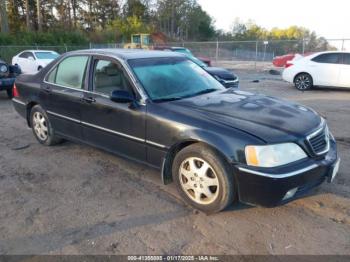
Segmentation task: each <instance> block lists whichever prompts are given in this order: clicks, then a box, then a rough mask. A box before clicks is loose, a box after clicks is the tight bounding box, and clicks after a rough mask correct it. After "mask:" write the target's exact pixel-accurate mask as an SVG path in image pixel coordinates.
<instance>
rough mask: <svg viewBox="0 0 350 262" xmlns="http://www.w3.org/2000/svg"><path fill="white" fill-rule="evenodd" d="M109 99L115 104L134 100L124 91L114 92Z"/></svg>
mask: <svg viewBox="0 0 350 262" xmlns="http://www.w3.org/2000/svg"><path fill="white" fill-rule="evenodd" d="M110 99H111V100H112V101H113V102H116V103H131V102H133V101H134V100H135V99H134V97H133V95H132V94H131V93H130V92H128V91H124V90H114V91H113V92H112V94H111V96H110Z"/></svg>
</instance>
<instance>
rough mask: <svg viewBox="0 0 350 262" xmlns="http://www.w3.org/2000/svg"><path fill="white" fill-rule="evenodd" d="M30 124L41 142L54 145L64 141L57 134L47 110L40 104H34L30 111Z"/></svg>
mask: <svg viewBox="0 0 350 262" xmlns="http://www.w3.org/2000/svg"><path fill="white" fill-rule="evenodd" d="M30 126H31V127H32V130H33V134H34V136H35V138H36V139H37V140H38V141H39V143H41V144H43V145H46V146H53V145H56V144H58V143H60V142H62V139H60V138H58V137H57V136H56V135H55V130H54V129H53V128H52V126H51V124H50V121H49V118H48V117H47V114H46V112H45V111H44V110H43V109H42V108H41V106H39V105H36V106H34V107H33V108H32V110H31V111H30Z"/></svg>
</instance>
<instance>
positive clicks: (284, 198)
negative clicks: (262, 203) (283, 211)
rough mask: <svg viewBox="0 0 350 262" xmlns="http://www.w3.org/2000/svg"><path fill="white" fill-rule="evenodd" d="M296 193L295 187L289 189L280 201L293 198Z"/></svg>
mask: <svg viewBox="0 0 350 262" xmlns="http://www.w3.org/2000/svg"><path fill="white" fill-rule="evenodd" d="M297 191H298V188H297V187H296V188H293V189H291V190H289V191H288V192H287V193H286V194H285V195H284V197H283V199H282V200H286V199H289V198H291V197H293V196H294V195H295V193H296V192H297Z"/></svg>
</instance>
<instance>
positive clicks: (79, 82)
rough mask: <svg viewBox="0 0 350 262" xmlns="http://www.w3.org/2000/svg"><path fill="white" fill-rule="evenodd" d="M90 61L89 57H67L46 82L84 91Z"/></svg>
mask: <svg viewBox="0 0 350 262" xmlns="http://www.w3.org/2000/svg"><path fill="white" fill-rule="evenodd" d="M88 60H89V57H88V56H71V57H67V58H65V59H64V60H63V61H62V62H60V63H59V64H58V66H56V68H55V69H54V70H52V71H51V73H50V74H49V76H48V77H47V79H46V80H47V81H48V82H50V83H54V84H57V85H60V86H64V87H69V88H76V89H82V88H83V82H84V76H85V71H86V66H87V62H88Z"/></svg>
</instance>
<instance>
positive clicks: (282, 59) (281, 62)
mask: <svg viewBox="0 0 350 262" xmlns="http://www.w3.org/2000/svg"><path fill="white" fill-rule="evenodd" d="M294 57H295V54H286V55H282V56H276V57H275V58H274V59H273V60H272V64H273V65H274V66H276V67H285V66H286V64H287V62H288V61H291V60H293V59H294Z"/></svg>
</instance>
